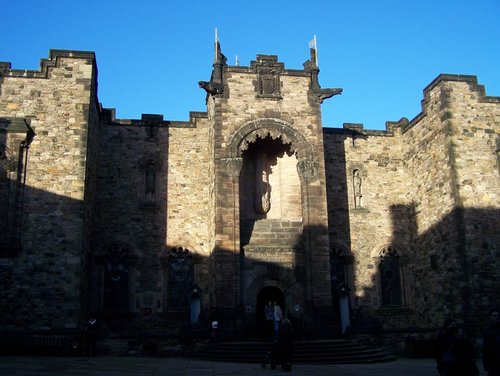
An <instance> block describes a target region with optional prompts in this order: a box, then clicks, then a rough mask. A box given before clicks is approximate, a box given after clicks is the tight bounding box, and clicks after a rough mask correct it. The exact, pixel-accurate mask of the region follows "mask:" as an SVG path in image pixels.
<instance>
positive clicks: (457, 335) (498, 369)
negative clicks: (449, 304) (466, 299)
mask: <svg viewBox="0 0 500 376" xmlns="http://www.w3.org/2000/svg"><path fill="white" fill-rule="evenodd" d="M482 353H483V354H482V355H483V366H484V369H485V371H486V372H488V376H500V314H499V311H498V310H493V311H492V312H491V314H490V322H489V326H488V328H486V330H485V332H484V336H483V351H482ZM436 363H437V370H438V372H439V374H440V375H442V376H478V375H479V369H478V367H477V365H476V361H475V357H474V348H473V345H472V343H471V341H470V340H469V338H468V337H467V335H466V333H465V331H464V330H463V329H462V328H460V327H459V326H458V325H457V322H456V321H455V320H454V319H446V320H445V322H444V324H443V327H442V328H441V330H440V331H439V333H438V335H437V351H436Z"/></svg>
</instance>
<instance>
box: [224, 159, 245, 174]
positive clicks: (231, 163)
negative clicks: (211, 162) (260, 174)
mask: <svg viewBox="0 0 500 376" xmlns="http://www.w3.org/2000/svg"><path fill="white" fill-rule="evenodd" d="M221 163H222V166H223V169H224V172H225V173H226V175H229V176H231V177H233V178H237V177H238V176H240V172H241V167H242V166H243V158H222V159H221Z"/></svg>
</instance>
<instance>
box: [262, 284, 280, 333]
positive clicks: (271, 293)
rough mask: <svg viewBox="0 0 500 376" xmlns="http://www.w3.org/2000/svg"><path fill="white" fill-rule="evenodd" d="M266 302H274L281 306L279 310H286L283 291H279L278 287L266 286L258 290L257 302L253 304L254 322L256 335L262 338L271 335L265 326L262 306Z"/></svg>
mask: <svg viewBox="0 0 500 376" xmlns="http://www.w3.org/2000/svg"><path fill="white" fill-rule="evenodd" d="M268 302H273V303H274V302H276V303H277V304H278V305H279V306H280V307H281V310H282V311H283V312H286V309H285V308H286V307H285V298H284V296H283V291H281V290H280V289H279V288H278V287H275V286H266V287H263V288H262V289H261V290H260V291H259V293H258V295H257V302H256V305H255V306H256V315H255V316H256V317H255V319H256V323H255V324H256V328H257V333H258V335H259V336H260V337H261V338H263V339H266V338H270V336H272V332H270V329H269V328H268V327H266V318H265V313H264V308H265V306H266V304H267V303H268Z"/></svg>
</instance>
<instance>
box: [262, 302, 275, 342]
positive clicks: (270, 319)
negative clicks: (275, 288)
mask: <svg viewBox="0 0 500 376" xmlns="http://www.w3.org/2000/svg"><path fill="white" fill-rule="evenodd" d="M264 319H265V329H264V330H265V333H264V337H265V338H266V340H272V338H273V332H274V329H273V323H274V306H273V302H271V301H269V302H268V303H267V304H266V306H265V307H264Z"/></svg>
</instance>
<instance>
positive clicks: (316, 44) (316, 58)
mask: <svg viewBox="0 0 500 376" xmlns="http://www.w3.org/2000/svg"><path fill="white" fill-rule="evenodd" d="M314 50H315V51H316V53H315V54H314V56H315V60H316V61H315V62H314V63H315V64H316V66H318V42H317V41H316V34H314Z"/></svg>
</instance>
